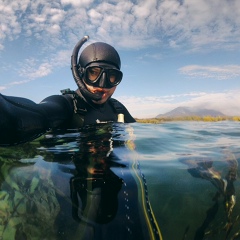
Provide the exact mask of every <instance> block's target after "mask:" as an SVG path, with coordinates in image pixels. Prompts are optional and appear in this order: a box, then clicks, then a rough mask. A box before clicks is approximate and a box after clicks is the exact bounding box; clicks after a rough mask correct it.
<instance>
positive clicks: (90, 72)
mask: <svg viewBox="0 0 240 240" xmlns="http://www.w3.org/2000/svg"><path fill="white" fill-rule="evenodd" d="M101 73H102V68H100V67H89V68H87V69H86V76H87V79H88V80H89V81H90V82H94V81H96V80H97V79H98V77H99V76H100V74H101Z"/></svg>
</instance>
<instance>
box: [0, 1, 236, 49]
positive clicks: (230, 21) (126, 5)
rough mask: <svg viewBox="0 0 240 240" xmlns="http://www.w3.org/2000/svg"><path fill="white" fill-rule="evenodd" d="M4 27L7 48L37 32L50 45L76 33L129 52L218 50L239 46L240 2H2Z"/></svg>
mask: <svg viewBox="0 0 240 240" xmlns="http://www.w3.org/2000/svg"><path fill="white" fill-rule="evenodd" d="M0 23H1V28H0V29H1V30H0V31H1V34H0V36H1V40H0V44H2V45H4V41H5V39H10V40H13V39H16V38H17V37H18V36H19V34H20V33H22V34H27V35H28V36H29V34H33V36H36V38H37V39H42V40H44V43H45V44H46V43H48V44H53V45H54V39H53V40H52V37H54V38H55V37H56V35H57V36H58V37H62V38H64V36H66V37H67V38H68V35H71V34H72V33H73V34H75V35H77V38H80V36H83V35H85V33H86V32H89V35H92V36H94V38H96V39H102V40H108V42H114V43H115V44H120V45H121V46H122V47H127V48H128V47H131V48H138V47H141V48H142V47H144V46H149V45H155V44H156V43H157V42H158V43H160V42H163V44H165V45H168V46H169V47H177V46H181V45H183V46H187V47H188V48H189V49H199V48H200V47H201V46H205V45H209V44H210V45H211V46H212V47H213V48H220V47H222V46H227V47H228V48H230V47H236V46H239V38H240V31H239V26H240V2H239V1H238V0H232V1H226V0H216V1H207V0H200V1H192V0H185V1H181V3H180V1H179V0H163V1H157V0H139V1H130V0H127V1H93V0H81V1H78V0H57V1H47V0H36V1H34V2H33V1H30V0H23V1H20V0H16V1H4V2H2V3H1V4H0ZM49 29H52V30H53V31H50V30H49ZM126 39H128V40H129V41H127V40H126ZM131 39H133V40H134V41H135V45H134V44H133V43H132V40H131ZM151 39H154V41H149V40H151ZM116 40H117V41H116Z"/></svg>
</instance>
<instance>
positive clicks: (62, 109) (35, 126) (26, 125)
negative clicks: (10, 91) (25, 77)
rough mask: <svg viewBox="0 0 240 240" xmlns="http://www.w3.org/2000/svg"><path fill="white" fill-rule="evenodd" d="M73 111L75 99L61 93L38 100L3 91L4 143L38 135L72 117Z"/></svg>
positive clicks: (0, 131) (0, 122) (0, 138)
mask: <svg viewBox="0 0 240 240" xmlns="http://www.w3.org/2000/svg"><path fill="white" fill-rule="evenodd" d="M72 113H73V107H72V105H71V102H70V101H68V100H67V98H65V97H63V96H61V95H56V96H50V97H48V98H46V99H44V100H43V101H42V102H41V103H40V104H36V103H34V102H33V101H31V100H28V99H26V98H20V97H9V96H4V95H1V94H0V145H13V144H16V143H21V142H25V141H28V140H31V139H34V138H36V137H37V136H39V135H40V134H42V133H44V132H45V131H46V130H48V129H49V128H55V127H58V126H60V125H61V124H63V123H64V122H66V121H68V120H69V118H71V116H72Z"/></svg>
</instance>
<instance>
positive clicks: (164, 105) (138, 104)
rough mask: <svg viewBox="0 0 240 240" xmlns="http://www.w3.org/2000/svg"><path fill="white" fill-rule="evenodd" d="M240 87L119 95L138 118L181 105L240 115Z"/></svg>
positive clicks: (153, 115) (154, 115)
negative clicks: (211, 91) (136, 95)
mask: <svg viewBox="0 0 240 240" xmlns="http://www.w3.org/2000/svg"><path fill="white" fill-rule="evenodd" d="M239 96H240V89H238V90H235V91H228V92H218V93H206V92H194V93H186V94H178V95H168V96H160V97H141V98H140V97H134V96H132V97H129V96H128V97H124V96H122V97H119V98H118V100H120V101H121V102H122V103H124V105H125V106H126V107H127V108H128V110H129V112H130V113H131V114H132V115H133V116H134V117H138V118H146V117H156V116H157V115H158V114H162V113H166V112H168V111H171V110H173V109H174V108H176V107H179V106H189V107H202V108H208V109H215V110H218V111H221V112H222V113H224V114H226V115H230V116H231V115H238V116H239V115H240V98H239Z"/></svg>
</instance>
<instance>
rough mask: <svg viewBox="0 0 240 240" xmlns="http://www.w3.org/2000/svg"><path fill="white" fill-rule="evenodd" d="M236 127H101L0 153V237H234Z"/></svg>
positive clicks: (238, 208)
mask: <svg viewBox="0 0 240 240" xmlns="http://www.w3.org/2000/svg"><path fill="white" fill-rule="evenodd" d="M239 140H240V125H239V123H238V122H232V121H223V122H166V123H162V124H142V123H132V124H122V123H106V124H97V125H91V126H87V127H85V128H82V129H69V130H66V131H62V130H56V131H54V132H48V133H46V134H45V135H43V136H41V137H40V138H38V139H36V140H34V141H32V142H28V143H24V144H20V145H17V146H12V147H1V148H0V181H1V185H0V186H1V189H0V239H7V240H11V239H59V240H62V239H84V240H85V239H94V240H95V239H104V240H105V239H146V240H149V239H167V240H171V239H173V240H175V239H180V240H184V239H189V240H190V239H191V240H192V239H195V240H200V239H205V240H206V239H213V240H214V239H216V240H221V239H240V219H239V213H240V202H239V178H238V165H239V160H240V147H239Z"/></svg>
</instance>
